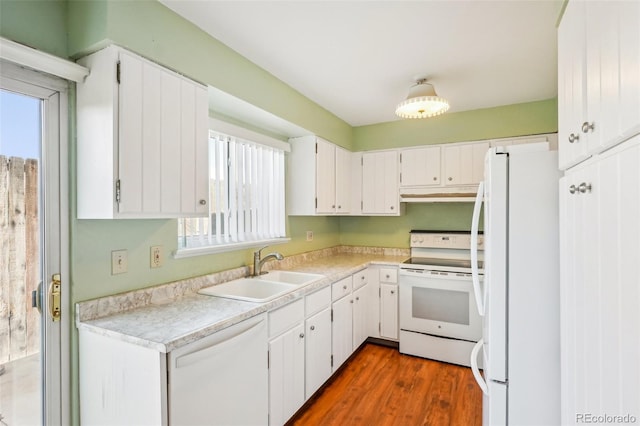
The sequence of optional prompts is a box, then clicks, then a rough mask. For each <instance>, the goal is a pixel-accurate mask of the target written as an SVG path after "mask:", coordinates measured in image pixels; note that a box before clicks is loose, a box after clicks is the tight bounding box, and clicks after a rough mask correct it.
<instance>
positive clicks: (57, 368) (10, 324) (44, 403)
mask: <svg viewBox="0 0 640 426" xmlns="http://www.w3.org/2000/svg"><path fill="white" fill-rule="evenodd" d="M32 74H34V73H31V72H29V71H26V70H22V69H18V68H17V67H9V66H7V65H5V64H4V63H3V69H2V75H1V76H0V77H1V78H0V83H1V90H0V252H1V254H0V257H1V259H2V261H1V262H0V426H13V425H40V424H62V411H63V410H62V404H61V401H62V386H63V384H62V377H63V375H62V371H63V368H62V362H61V360H62V359H63V356H62V353H63V351H62V333H61V321H60V319H61V317H62V315H65V316H68V315H67V311H68V308H67V306H63V305H62V303H61V302H62V301H63V298H62V297H61V288H62V283H61V258H65V257H66V254H65V250H63V249H62V244H61V241H62V240H61V235H62V232H61V217H62V216H61V212H62V210H61V202H60V194H61V185H60V169H61V166H65V167H66V162H63V164H61V161H60V159H61V157H60V147H61V145H60V141H61V139H62V137H63V135H62V132H61V126H60V122H61V116H60V110H61V104H60V99H61V97H60V92H59V91H57V90H55V89H51V88H48V87H45V86H46V85H45V84H44V83H46V82H47V79H46V78H43V77H42V75H36V77H35V82H33V81H29V78H28V77H29V76H30V75H32ZM34 83H35V84H34ZM65 136H66V135H65ZM63 214H64V213H63ZM65 216H66V215H65ZM65 272H66V271H65ZM65 323H66V324H68V318H66V319H65ZM66 352H67V353H68V350H67V351H66ZM67 371H68V370H67Z"/></svg>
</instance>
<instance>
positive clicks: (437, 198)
mask: <svg viewBox="0 0 640 426" xmlns="http://www.w3.org/2000/svg"><path fill="white" fill-rule="evenodd" d="M477 192H478V185H460V186H414V187H405V188H400V202H402V203H473V202H474V201H475V198H476V193H477Z"/></svg>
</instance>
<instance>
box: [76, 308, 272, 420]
mask: <svg viewBox="0 0 640 426" xmlns="http://www.w3.org/2000/svg"><path fill="white" fill-rule="evenodd" d="M79 350H80V358H79V362H80V366H79V370H80V407H81V409H80V411H81V414H80V423H81V424H85V425H132V424H136V425H166V424H172V425H202V424H207V425H264V424H266V423H267V416H268V370H267V363H266V362H265V352H266V350H267V327H266V315H265V314H262V315H258V316H256V317H253V318H251V319H248V320H245V321H242V322H240V323H238V324H235V325H233V326H231V327H228V328H225V329H224V330H221V331H219V332H217V333H214V334H212V335H210V336H207V337H205V338H203V339H200V340H198V341H196V342H193V343H190V344H188V345H186V346H183V347H181V348H179V349H176V350H174V351H172V352H170V353H168V354H165V353H162V352H159V351H157V350H155V349H150V348H146V347H143V346H139V345H136V344H132V343H128V342H124V341H122V340H118V339H113V338H111V337H107V336H103V335H100V334H97V333H94V332H92V331H88V330H86V329H82V328H81V329H80V330H79ZM247 407H251V410H247Z"/></svg>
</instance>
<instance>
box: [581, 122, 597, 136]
mask: <svg viewBox="0 0 640 426" xmlns="http://www.w3.org/2000/svg"><path fill="white" fill-rule="evenodd" d="M595 127H596V123H595V122H594V123H591V124H589V122H588V121H585V122H584V123H582V133H589V130H591V131H592V132H593V131H594V130H595Z"/></svg>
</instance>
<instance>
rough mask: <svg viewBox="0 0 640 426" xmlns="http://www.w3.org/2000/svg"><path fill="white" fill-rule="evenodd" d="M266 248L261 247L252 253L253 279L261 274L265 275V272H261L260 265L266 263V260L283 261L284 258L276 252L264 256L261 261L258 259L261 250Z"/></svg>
mask: <svg viewBox="0 0 640 426" xmlns="http://www.w3.org/2000/svg"><path fill="white" fill-rule="evenodd" d="M266 248H267V247H266V246H265V247H262V248H261V249H260V250H256V251H254V252H253V276H254V277H258V276H260V275H262V274H266V272H262V265H264V264H265V262H267V261H268V260H271V259H276V260H282V259H284V256H283V255H281V254H280V253H278V252H274V253H269V254H268V255H266V256H265V257H263V258H262V259H261V258H260V253H261V252H262V250H264V249H266Z"/></svg>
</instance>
